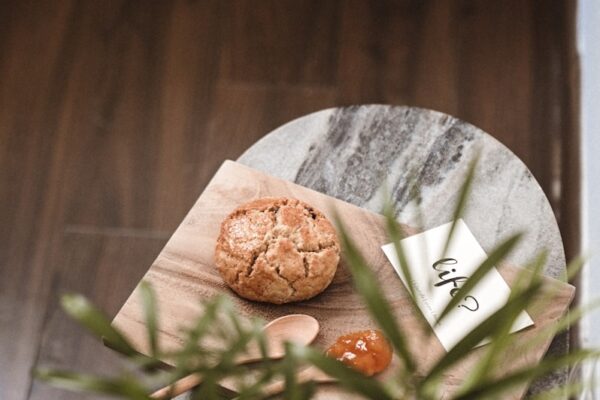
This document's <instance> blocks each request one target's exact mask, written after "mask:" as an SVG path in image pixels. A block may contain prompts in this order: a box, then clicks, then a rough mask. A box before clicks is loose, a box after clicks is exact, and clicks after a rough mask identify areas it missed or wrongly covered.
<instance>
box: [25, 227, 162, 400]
mask: <svg viewBox="0 0 600 400" xmlns="http://www.w3.org/2000/svg"><path fill="white" fill-rule="evenodd" d="M165 240H166V237H165V235H156V236H154V237H152V236H150V235H148V233H146V232H143V231H139V232H132V231H129V232H127V234H126V235H122V234H118V233H117V232H114V231H102V230H96V231H95V232H93V231H90V230H88V231H84V230H77V229H70V230H69V232H68V233H66V234H65V235H64V240H63V244H62V249H61V250H62V251H61V253H62V256H61V257H60V259H59V261H58V265H57V267H56V272H55V274H54V275H53V277H52V281H51V286H52V295H51V296H50V300H49V304H48V311H47V313H46V315H45V318H44V323H43V332H44V334H43V337H42V340H41V345H40V350H39V355H38V357H37V360H36V362H37V363H38V364H39V365H40V366H45V367H53V368H60V369H65V370H76V371H82V372H89V373H97V374H103V375H110V374H114V373H116V372H118V371H119V369H120V368H123V367H124V365H125V364H124V362H123V360H122V359H121V358H120V357H119V356H118V355H117V354H116V353H115V352H113V351H111V350H109V349H107V348H106V347H104V346H103V344H102V342H101V341H100V340H98V339H97V338H95V337H93V336H91V335H88V334H87V332H86V331H85V330H84V329H83V328H81V327H80V326H79V325H78V324H77V323H75V322H74V321H72V320H71V319H70V318H69V317H68V316H67V315H66V314H65V313H64V312H63V311H62V310H61V309H60V307H59V299H60V296H61V295H63V294H65V293H83V294H85V295H86V296H87V297H88V298H89V299H91V300H92V301H93V302H94V303H95V304H96V305H97V306H98V307H99V308H100V309H102V310H103V311H104V312H106V313H107V314H108V315H109V316H110V317H112V316H113V315H116V313H117V311H118V310H119V308H120V307H121V305H122V304H123V302H125V300H126V299H127V297H128V296H129V294H130V293H131V291H132V290H133V289H134V287H135V285H136V282H137V281H139V279H141V277H142V276H143V274H144V273H145V272H146V269H147V267H148V265H150V264H151V263H152V261H153V260H154V258H155V257H156V255H157V254H158V252H159V251H160V249H161V248H162V246H163V244H164V242H165ZM29 398H30V399H40V400H46V399H58V398H60V399H81V398H89V399H91V398H101V397H98V396H91V395H87V396H84V395H82V394H80V393H67V392H65V391H62V390H58V389H54V388H52V387H50V386H48V385H46V384H43V383H40V382H35V383H34V384H33V386H32V388H31V392H30V396H29Z"/></svg>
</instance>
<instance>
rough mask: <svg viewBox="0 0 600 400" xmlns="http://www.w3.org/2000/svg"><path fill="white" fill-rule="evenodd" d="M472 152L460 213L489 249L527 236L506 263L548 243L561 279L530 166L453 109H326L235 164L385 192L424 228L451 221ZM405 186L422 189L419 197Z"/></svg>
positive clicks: (558, 245)
mask: <svg viewBox="0 0 600 400" xmlns="http://www.w3.org/2000/svg"><path fill="white" fill-rule="evenodd" d="M476 154H479V157H480V159H479V163H478V167H477V169H476V174H475V178H474V184H473V189H472V193H471V196H470V200H469V203H468V206H467V210H466V213H465V215H464V219H465V221H466V223H467V224H468V226H469V227H470V228H471V230H472V231H473V233H474V234H475V236H476V237H477V239H478V240H479V242H480V243H481V245H482V246H483V248H484V249H485V250H486V251H489V250H491V249H492V248H493V247H494V246H495V245H497V244H498V243H499V242H500V241H502V240H503V239H505V238H507V237H508V236H510V235H512V234H514V233H516V232H523V233H524V234H525V237H524V240H523V241H522V242H521V244H520V245H519V247H518V248H517V249H516V251H514V252H513V254H512V255H511V256H510V257H509V261H511V262H512V263H514V264H515V265H521V266H523V265H525V264H526V263H527V262H528V261H529V260H531V259H532V258H533V257H534V256H535V255H536V254H538V253H539V252H540V251H541V250H543V249H547V250H548V252H549V260H548V264H547V266H546V269H545V274H546V275H548V276H552V277H555V278H558V279H562V280H564V279H565V256H564V251H563V245H562V240H561V236H560V232H559V230H558V226H557V223H556V220H555V218H554V214H553V212H552V209H551V208H550V204H549V203H548V200H547V199H546V196H545V195H544V193H543V191H542V189H541V188H540V186H539V184H538V183H537V182H536V180H535V178H534V177H533V176H532V174H531V172H530V171H529V170H528V169H527V167H526V166H525V165H524V164H523V162H522V161H521V160H519V158H518V157H516V156H515V155H514V154H513V153H512V152H511V151H510V150H509V149H507V148H506V147H505V146H504V145H502V144H501V143H500V142H498V141H497V140H495V139H494V138H493V137H491V136H490V135H488V134H486V133H485V132H484V131H482V130H481V129H478V128H477V127H475V126H473V125H471V124H468V123H466V122H463V121H461V120H459V119H456V118H453V117H451V116H449V115H446V114H442V113H439V112H435V111H431V110H425V109H420V108H412V107H397V106H384V105H364V106H352V107H344V108H332V109H327V110H323V111H319V112H316V113H313V114H309V115H306V116H304V117H301V118H298V119H296V120H293V121H291V122H289V123H287V124H286V125H283V126H281V127H280V128H278V129H276V130H274V131H272V132H271V133H269V134H268V135H266V136H265V137H263V138H262V139H261V140H260V141H258V142H257V143H255V144H254V145H253V146H252V147H250V148H249V149H248V150H247V151H246V152H245V153H244V154H243V155H242V156H241V157H240V158H239V159H238V161H239V162H241V163H243V164H245V165H248V166H250V167H253V168H256V169H259V170H261V171H264V172H266V173H268V174H271V175H274V176H277V177H280V178H283V179H287V180H290V181H294V182H296V183H299V184H301V185H303V186H306V187H309V188H312V189H315V190H318V191H320V192H323V193H326V194H328V195H330V196H333V197H336V198H338V199H341V200H345V201H348V202H350V203H353V204H356V205H358V206H361V207H364V208H367V209H369V210H371V211H375V212H379V211H380V210H381V206H382V204H383V201H384V199H385V194H384V193H386V192H387V193H388V195H391V196H392V198H393V200H394V202H395V203H396V206H397V208H398V214H397V217H398V220H399V221H400V222H403V223H406V224H409V225H412V226H415V227H420V228H423V229H428V228H432V227H435V226H437V225H440V224H443V223H446V222H449V221H451V220H452V212H453V210H454V207H455V204H456V201H457V196H458V193H459V190H460V187H461V184H462V182H463V181H464V177H465V173H466V171H467V169H468V167H469V164H470V161H471V160H472V159H473V158H474V157H475V155H476ZM409 182H417V184H418V185H419V187H420V188H421V189H420V192H421V193H420V200H418V199H417V198H416V197H417V196H415V192H414V191H411V190H409V189H408V187H409ZM417 203H418V204H419V207H417ZM419 208H420V209H421V210H422V213H419V212H418V210H419ZM420 215H422V217H420ZM567 346H568V334H563V335H560V336H557V338H556V339H555V340H554V342H553V343H552V346H551V348H550V350H549V352H550V353H554V354H558V353H563V352H565V351H567V349H568V347H567ZM566 375H567V374H566V372H564V371H563V372H561V373H555V374H553V375H551V376H548V377H546V378H544V379H540V380H539V381H537V382H535V383H534V384H533V385H532V387H531V390H530V391H531V392H538V391H539V390H540V389H541V388H544V387H546V388H547V387H555V386H556V385H557V384H559V383H564V382H565V380H566Z"/></svg>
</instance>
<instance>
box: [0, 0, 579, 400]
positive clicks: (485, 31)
mask: <svg viewBox="0 0 600 400" xmlns="http://www.w3.org/2000/svg"><path fill="white" fill-rule="evenodd" d="M538 3H540V2H537V1H534V0H531V1H522V0H510V1H501V2H500V1H499V2H490V1H483V0H482V1H466V0H465V1H461V0H455V1H354V0H340V1H335V0H332V1H323V0H314V1H308V0H307V1H296V0H284V1H282V0H273V1H266V0H261V1H223V0H214V1H209V0H202V1H152V2H148V1H143V0H139V1H69V0H64V1H53V2H40V1H27V0H13V1H9V0H4V1H1V2H0V360H1V363H0V364H1V366H0V398H1V399H3V400H13V399H14V400H24V399H67V398H82V397H81V396H80V395H77V396H69V395H67V394H64V393H63V392H59V391H56V390H54V389H50V388H48V387H47V386H45V385H43V384H40V383H35V382H32V381H31V379H30V377H29V370H30V369H31V368H32V366H33V365H35V364H37V363H41V364H43V365H53V366H62V367H66V368H76V369H77V368H82V369H84V370H86V371H97V372H104V373H110V372H112V371H114V368H115V365H116V364H117V363H118V359H117V358H116V357H115V355H114V354H113V353H112V352H111V351H109V350H106V349H104V348H103V347H102V346H101V345H100V344H99V343H98V342H97V341H95V340H93V339H90V338H89V337H87V336H85V335H84V334H83V332H82V330H81V329H79V328H78V327H77V326H75V325H74V324H73V323H71V322H70V321H69V320H68V319H67V318H66V317H65V316H64V315H63V314H62V312H61V311H60V310H59V309H58V308H57V298H58V296H59V295H60V294H61V293H64V292H66V291H77V292H83V293H84V294H86V295H88V296H90V297H91V298H92V299H93V300H95V301H96V302H97V303H98V304H99V305H100V306H101V307H102V308H103V309H104V310H106V311H107V312H108V313H109V314H114V313H116V311H117V310H118V308H119V306H120V305H121V304H122V302H123V301H124V300H125V298H126V297H127V295H128V294H129V293H130V291H131V290H132V289H133V287H134V286H135V284H136V283H137V281H138V280H139V278H140V277H141V276H142V274H143V273H144V272H145V270H146V268H147V267H148V266H149V264H150V263H151V261H152V260H153V259H154V257H155V256H156V255H157V254H158V252H159V250H160V249H161V247H162V246H163V245H164V243H165V241H166V240H167V238H168V237H169V234H170V232H171V231H173V229H174V228H175V227H176V226H177V224H178V222H179V221H180V220H181V219H182V218H183V216H184V214H185V213H186V211H187V210H188V209H189V208H190V207H191V205H192V204H193V202H194V200H195V198H196V197H197V196H198V195H199V194H200V193H201V191H202V189H203V187H204V186H205V184H206V183H207V181H208V179H209V178H210V177H211V175H212V174H213V173H214V171H215V170H216V168H217V166H218V165H219V164H220V163H221V162H222V161H223V160H224V159H226V158H232V159H235V158H237V157H238V156H239V155H240V154H241V152H242V151H243V150H244V149H245V148H247V147H248V146H250V145H251V144H252V143H254V142H255V141H256V140H257V139H259V138H260V137H261V136H263V135H264V134H265V133H267V132H268V131H270V130H272V129H273V128H275V127H277V126H278V125H280V124H283V123H284V122H286V121H288V120H290V119H292V118H295V117H298V116H300V115H303V114H306V113H309V112H311V111H316V110H319V109H322V108H326V107H331V106H338V105H349V104H356V103H392V104H408V105H415V106H421V107H428V108H433V109H436V110H440V111H444V112H446V113H450V114H453V115H455V116H458V117H460V118H463V119H465V120H467V121H469V122H472V123H474V124H476V125H478V126H479V127H481V128H483V129H484V130H486V131H488V132H490V133H491V134H492V135H494V136H495V137H497V138H498V139H499V140H500V141H501V142H503V143H504V144H506V145H507V146H508V147H509V148H511V149H512V150H513V151H514V152H515V153H516V154H517V155H518V156H519V157H521V158H522V159H523V161H524V162H525V163H526V164H527V165H528V166H529V168H530V169H531V171H532V172H533V174H534V175H535V176H536V177H537V178H538V180H539V181H540V184H541V185H542V187H543V189H544V190H545V192H546V193H547V194H548V196H549V198H550V200H551V203H552V206H553V208H554V209H555V211H556V214H557V217H558V218H559V220H560V223H561V229H562V232H563V235H564V237H565V240H566V241H565V244H566V246H567V253H568V255H569V256H570V255H573V254H574V253H575V252H576V251H577V245H578V234H577V232H578V225H577V208H578V203H577V202H578V194H577V193H578V185H577V182H578V178H577V177H578V167H577V160H578V154H577V150H576V149H577V146H578V132H577V129H576V126H577V120H576V118H575V117H574V116H576V115H577V111H578V108H577V107H578V105H577V101H576V99H577V85H576V84H574V82H576V78H577V68H576V65H577V64H576V60H575V58H574V55H575V53H574V33H573V26H574V8H575V5H574V1H567V2H564V1H545V2H543V4H544V6H543V7H540V4H538ZM90 398H92V397H90Z"/></svg>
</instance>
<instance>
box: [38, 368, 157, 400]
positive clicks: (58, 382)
mask: <svg viewBox="0 0 600 400" xmlns="http://www.w3.org/2000/svg"><path fill="white" fill-rule="evenodd" d="M34 376H35V377H36V378H37V379H39V380H41V381H44V382H46V383H49V384H51V385H53V386H55V387H60V388H63V389H68V390H74V391H80V392H93V393H101V394H108V395H118V396H124V397H127V398H129V399H131V400H147V399H149V397H148V395H147V391H146V389H145V388H144V387H143V386H141V385H140V384H138V383H137V382H136V381H135V380H134V379H133V378H127V377H123V378H114V379H107V378H100V377H97V376H93V375H88V374H79V373H73V372H64V371H55V370H51V369H37V370H35V371H34Z"/></svg>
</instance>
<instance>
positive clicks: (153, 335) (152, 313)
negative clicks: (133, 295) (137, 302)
mask: <svg viewBox="0 0 600 400" xmlns="http://www.w3.org/2000/svg"><path fill="white" fill-rule="evenodd" d="M140 296H141V298H142V307H143V311H144V319H145V322H146V332H147V335H148V343H149V345H150V355H151V356H152V357H156V355H157V354H158V340H157V333H158V323H157V317H156V313H157V311H156V308H157V306H156V296H155V294H154V290H152V286H151V285H150V284H149V283H148V282H146V281H143V282H142V283H141V284H140Z"/></svg>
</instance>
